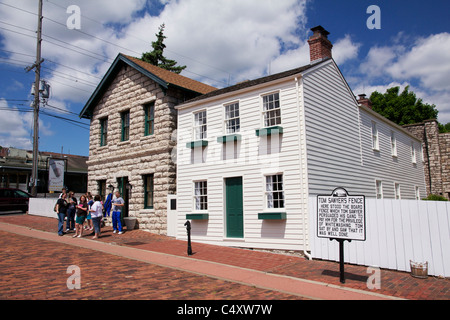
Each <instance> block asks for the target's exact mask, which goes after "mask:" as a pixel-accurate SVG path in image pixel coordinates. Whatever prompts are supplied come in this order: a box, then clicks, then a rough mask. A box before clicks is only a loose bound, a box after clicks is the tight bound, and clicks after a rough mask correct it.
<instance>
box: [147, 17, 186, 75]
mask: <svg viewBox="0 0 450 320" xmlns="http://www.w3.org/2000/svg"><path fill="white" fill-rule="evenodd" d="M165 27H166V26H165V24H164V23H163V24H162V25H161V26H159V32H158V33H157V34H156V41H153V42H152V48H153V51H150V52H144V53H143V54H142V57H141V60H142V61H145V62H148V63H150V64H152V65H154V66H158V67H160V68H162V69H166V70H169V71H172V72H175V73H177V74H180V73H181V71H183V70H184V69H186V66H177V62H176V61H175V60H170V59H167V58H166V57H164V49H165V48H166V45H165V44H164V39H166V38H167V37H166V36H165V35H164V28H165Z"/></svg>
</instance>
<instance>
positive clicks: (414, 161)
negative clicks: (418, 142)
mask: <svg viewBox="0 0 450 320" xmlns="http://www.w3.org/2000/svg"><path fill="white" fill-rule="evenodd" d="M411 161H412V163H417V155H416V148H415V147H414V141H411Z"/></svg>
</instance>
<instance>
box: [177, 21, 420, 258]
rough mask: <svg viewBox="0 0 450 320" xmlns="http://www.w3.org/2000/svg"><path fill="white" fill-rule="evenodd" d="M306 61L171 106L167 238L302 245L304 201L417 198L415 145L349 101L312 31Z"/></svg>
mask: <svg viewBox="0 0 450 320" xmlns="http://www.w3.org/2000/svg"><path fill="white" fill-rule="evenodd" d="M312 31H313V32H314V34H313V35H312V36H311V38H310V39H309V41H308V42H309V45H310V54H311V63H310V64H308V65H306V66H303V67H301V68H298V69H294V70H290V71H286V72H283V73H279V74H275V75H270V76H267V77H264V78H260V79H256V80H251V81H247V82H243V83H240V84H237V85H234V86H231V87H227V88H224V89H220V90H216V91H212V92H210V93H208V94H205V95H202V96H199V97H197V98H194V99H192V100H190V101H187V102H185V103H183V104H181V105H178V106H177V107H176V109H178V134H177V136H178V146H177V212H178V213H177V217H178V218H177V223H176V236H177V238H179V239H186V229H185V226H184V224H185V222H186V220H189V221H191V226H192V230H191V232H192V239H193V240H194V241H199V242H205V243H214V244H219V245H225V246H238V247H251V248H268V249H285V250H309V237H310V236H314V235H309V231H308V230H309V225H308V224H309V221H308V198H309V197H316V196H317V195H319V194H330V193H331V192H332V191H333V189H335V188H337V187H343V188H345V189H346V190H347V191H348V193H349V194H350V195H352V194H362V195H365V196H366V197H368V198H393V199H416V198H420V197H421V196H425V193H426V190H425V178H424V170H423V166H422V157H421V155H422V150H421V142H420V141H419V140H417V139H416V138H415V137H414V136H412V135H411V134H410V133H408V132H407V131H406V130H404V129H403V128H402V127H400V126H398V125H396V124H394V123H392V122H390V121H389V120H387V119H385V118H384V117H382V116H380V115H379V114H377V113H376V112H374V111H372V110H371V109H370V108H368V107H366V106H364V105H362V104H361V103H360V102H361V101H359V100H357V99H356V98H355V96H354V94H353V93H352V90H351V89H350V88H349V86H348V84H347V82H346V80H345V79H344V77H343V75H342V73H341V72H340V70H339V68H338V66H337V65H336V63H335V61H334V60H333V59H332V56H331V49H332V44H331V42H330V41H329V40H328V37H327V36H328V34H329V33H328V32H327V31H326V30H324V29H323V28H322V27H320V26H319V27H315V28H313V29H312Z"/></svg>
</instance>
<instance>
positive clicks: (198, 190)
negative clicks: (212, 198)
mask: <svg viewBox="0 0 450 320" xmlns="http://www.w3.org/2000/svg"><path fill="white" fill-rule="evenodd" d="M194 210H196V211H206V210H208V182H207V181H206V180H203V181H195V182H194Z"/></svg>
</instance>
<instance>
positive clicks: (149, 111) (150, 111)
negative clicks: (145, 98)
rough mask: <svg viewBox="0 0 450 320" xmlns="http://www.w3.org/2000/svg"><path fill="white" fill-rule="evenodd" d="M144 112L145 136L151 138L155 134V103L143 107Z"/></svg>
mask: <svg viewBox="0 0 450 320" xmlns="http://www.w3.org/2000/svg"><path fill="white" fill-rule="evenodd" d="M144 111H145V135H146V136H151V135H153V134H154V133H155V103H154V102H152V103H149V104H146V105H145V106H144Z"/></svg>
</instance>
